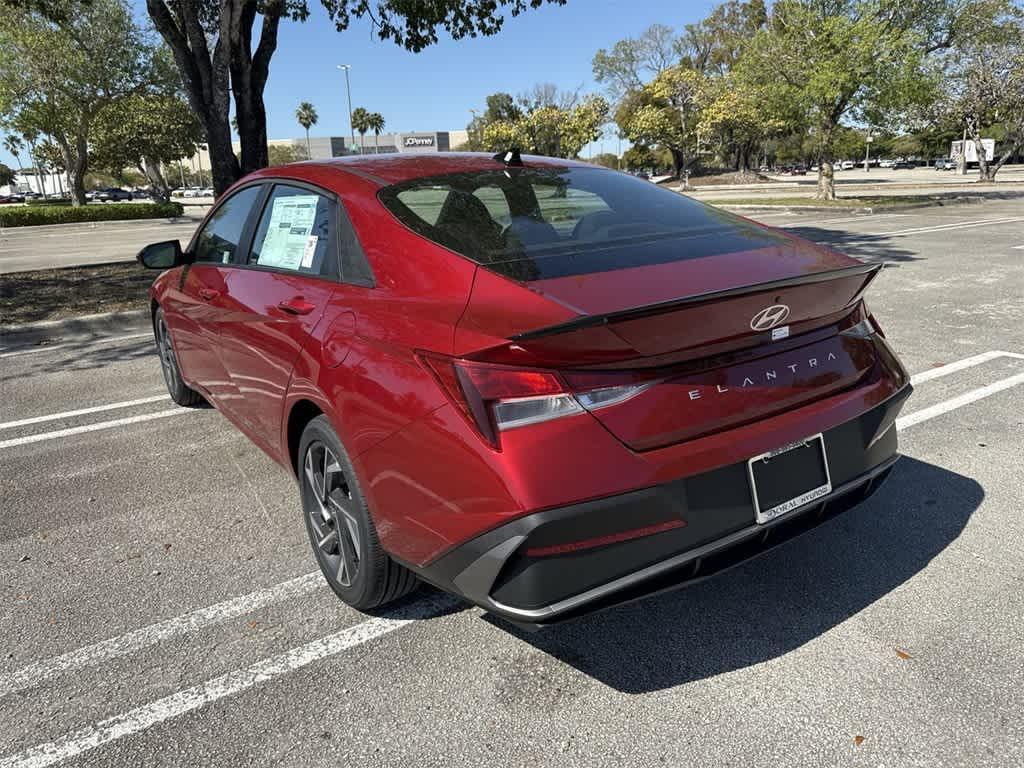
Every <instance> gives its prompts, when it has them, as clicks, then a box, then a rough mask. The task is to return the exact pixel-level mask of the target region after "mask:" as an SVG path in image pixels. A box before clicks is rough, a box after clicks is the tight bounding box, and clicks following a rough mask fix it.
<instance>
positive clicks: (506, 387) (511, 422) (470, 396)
mask: <svg viewBox="0 0 1024 768" xmlns="http://www.w3.org/2000/svg"><path fill="white" fill-rule="evenodd" d="M420 359H421V360H422V361H423V362H424V363H425V364H426V365H427V367H428V368H429V369H430V370H431V371H432V372H433V373H434V375H435V376H436V377H437V380H438V382H439V383H440V384H441V386H442V387H443V388H444V390H445V392H446V393H447V395H448V397H449V399H450V400H451V401H452V402H453V403H454V404H455V406H456V407H457V408H458V409H459V410H460V411H461V412H462V414H463V415H464V416H465V417H466V418H467V419H468V420H469V421H470V423H471V424H472V425H473V426H475V427H476V429H477V431H478V432H479V433H480V434H481V435H482V436H483V438H484V439H485V440H487V442H489V443H490V444H491V445H493V446H494V447H495V448H497V447H498V444H499V443H498V433H499V432H501V431H503V430H507V429H515V428H516V427H525V426H527V425H530V424H538V423H540V422H543V421H550V420H551V419H557V418H560V417H562V416H569V415H572V414H574V413H582V412H583V406H581V405H580V404H579V403H578V402H577V401H576V398H574V397H573V395H572V393H571V392H570V391H569V389H568V387H567V386H566V384H565V382H564V381H563V380H562V377H561V376H560V375H559V374H558V373H555V372H553V371H542V370H530V369H522V368H514V367H510V366H503V365H487V364H484V363H475V362H472V361H470V360H459V359H455V358H450V357H443V356H441V355H434V354H421V355H420Z"/></svg>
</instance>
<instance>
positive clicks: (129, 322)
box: [0, 309, 150, 352]
mask: <svg viewBox="0 0 1024 768" xmlns="http://www.w3.org/2000/svg"><path fill="white" fill-rule="evenodd" d="M149 325H150V321H149V311H148V310H145V309H137V310H131V311H129V312H104V313H101V314H96V315H79V316H78V317H69V318H65V319H62V320H43V321H41V322H38V323H25V324H23V325H0V344H2V349H3V351H5V352H7V351H10V350H11V349H13V348H15V347H29V346H37V345H39V344H44V343H45V344H49V343H58V342H65V341H80V340H86V339H91V338H95V337H101V336H117V335H120V334H127V333H137V332H143V331H147V330H149Z"/></svg>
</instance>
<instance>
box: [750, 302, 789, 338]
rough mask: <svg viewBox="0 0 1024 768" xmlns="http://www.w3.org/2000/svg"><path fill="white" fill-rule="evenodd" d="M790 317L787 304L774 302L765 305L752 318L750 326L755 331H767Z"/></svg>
mask: <svg viewBox="0 0 1024 768" xmlns="http://www.w3.org/2000/svg"><path fill="white" fill-rule="evenodd" d="M787 317H789V307H787V306H786V305H785V304H773V305H772V306H770V307H765V308H764V309H762V310H761V311H760V312H758V313H757V314H756V315H754V317H753V318H752V319H751V320H750V327H751V329H753V330H755V331H767V330H768V329H770V328H774V327H775V326H776V325H778V324H779V323H781V322H782V321H783V320H785V319H786V318H787Z"/></svg>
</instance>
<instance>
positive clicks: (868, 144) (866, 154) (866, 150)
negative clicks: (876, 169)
mask: <svg viewBox="0 0 1024 768" xmlns="http://www.w3.org/2000/svg"><path fill="white" fill-rule="evenodd" d="M874 140H875V137H874V136H872V135H871V134H870V133H869V134H868V137H867V139H865V140H864V173H867V172H868V171H869V170H871V165H870V161H871V142H872V141H874Z"/></svg>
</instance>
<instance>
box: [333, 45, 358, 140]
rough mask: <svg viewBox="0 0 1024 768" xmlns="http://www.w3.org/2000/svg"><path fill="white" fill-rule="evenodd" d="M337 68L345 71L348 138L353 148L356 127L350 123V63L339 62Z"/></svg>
mask: <svg viewBox="0 0 1024 768" xmlns="http://www.w3.org/2000/svg"><path fill="white" fill-rule="evenodd" d="M338 69H340V70H343V71H344V72H345V98H346V99H347V100H348V130H349V134H350V138H351V139H352V147H353V149H354V148H355V146H356V129H355V126H354V125H352V86H351V85H350V84H349V80H348V71H349V70H350V69H352V65H351V64H339V65H338ZM361 149H362V148H360V154H362V151H361Z"/></svg>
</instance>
